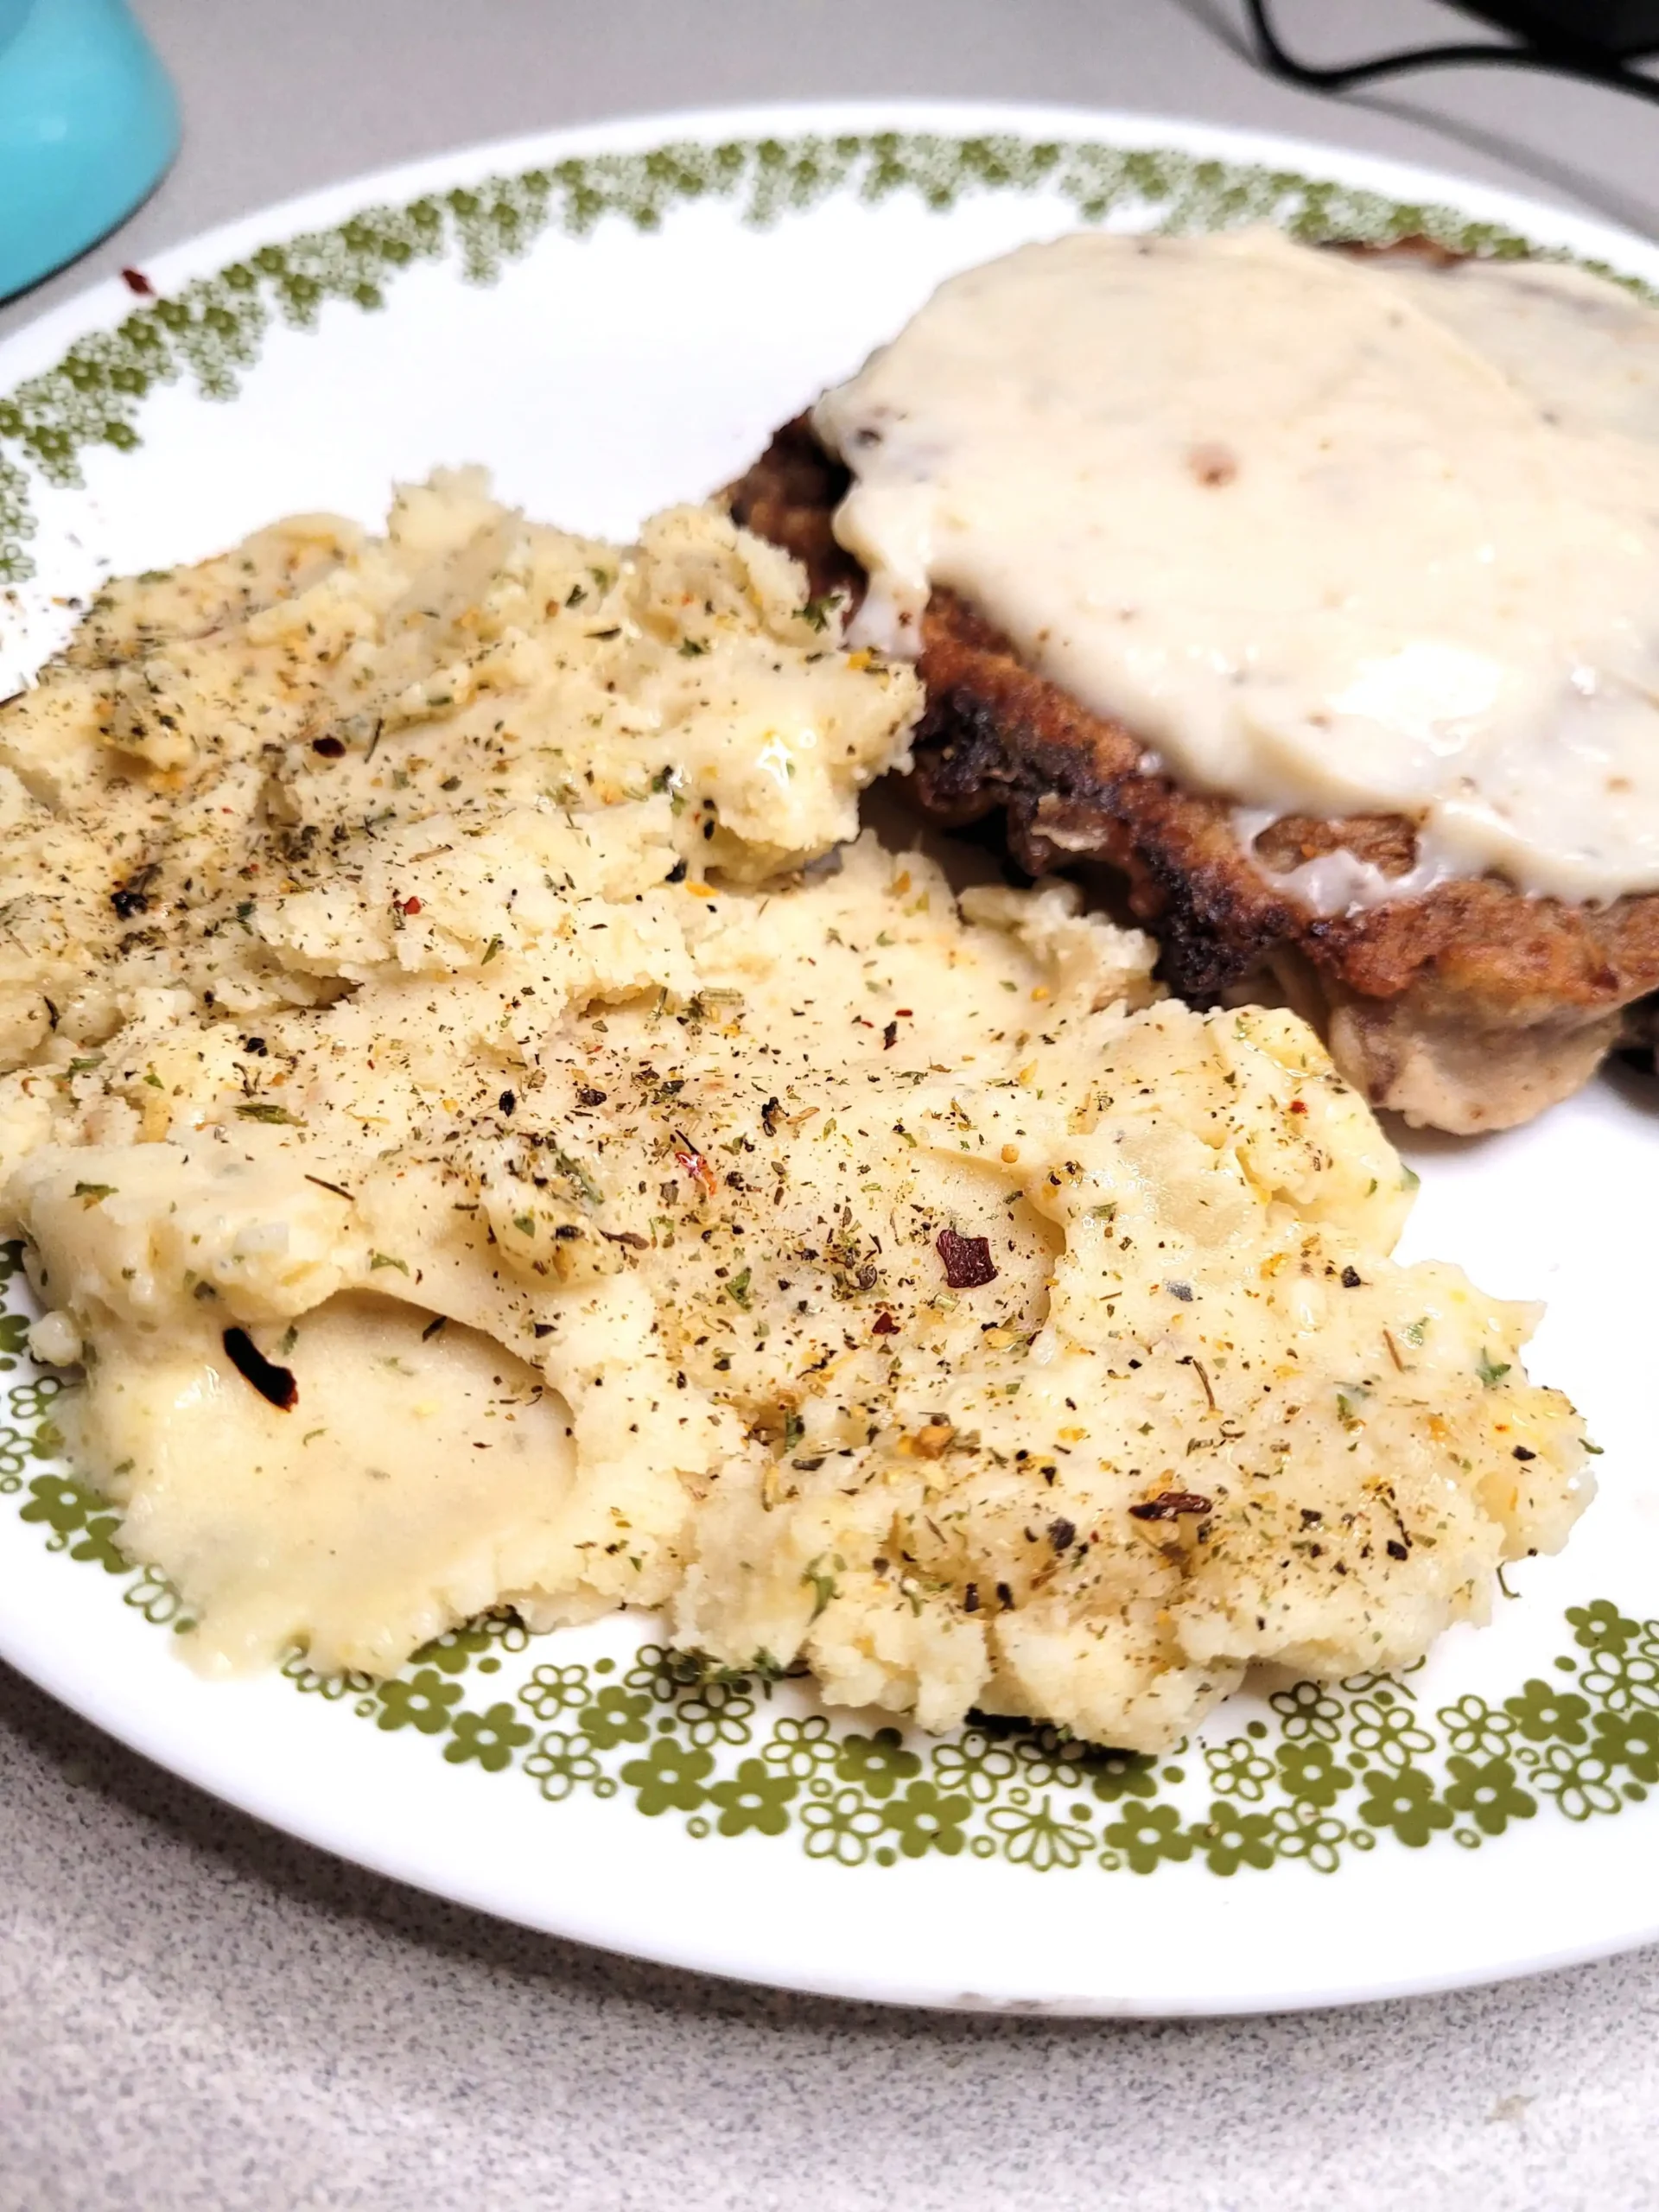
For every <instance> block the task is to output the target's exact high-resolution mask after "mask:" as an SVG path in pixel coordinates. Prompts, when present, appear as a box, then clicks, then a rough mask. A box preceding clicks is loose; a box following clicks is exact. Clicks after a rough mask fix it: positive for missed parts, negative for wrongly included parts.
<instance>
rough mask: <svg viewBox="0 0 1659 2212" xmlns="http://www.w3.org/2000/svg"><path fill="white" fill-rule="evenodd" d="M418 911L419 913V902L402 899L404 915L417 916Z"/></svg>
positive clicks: (417, 900)
mask: <svg viewBox="0 0 1659 2212" xmlns="http://www.w3.org/2000/svg"><path fill="white" fill-rule="evenodd" d="M420 911H421V902H420V900H419V899H404V912H405V913H406V914H418V913H419V912H420Z"/></svg>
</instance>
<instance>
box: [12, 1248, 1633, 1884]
mask: <svg viewBox="0 0 1659 2212" xmlns="http://www.w3.org/2000/svg"><path fill="white" fill-rule="evenodd" d="M21 1265H22V1251H21V1247H19V1246H18V1245H16V1244H8V1245H3V1246H0V1296H3V1295H4V1291H3V1285H4V1284H6V1283H8V1282H10V1281H13V1280H14V1279H15V1278H16V1277H17V1275H18V1274H19V1272H20V1269H21ZM3 1340H4V1341H7V1342H10V1341H12V1339H11V1338H5V1339H3ZM16 1342H17V1350H18V1351H19V1353H21V1352H22V1343H21V1338H18V1339H17V1340H16ZM64 1387H65V1385H64V1384H63V1383H62V1382H61V1381H60V1379H59V1378H58V1377H57V1376H54V1375H51V1374H43V1375H35V1376H29V1377H28V1378H27V1379H25V1380H23V1381H22V1382H17V1383H11V1384H10V1386H9V1387H8V1388H7V1389H6V1392H5V1398H6V1416H7V1418H6V1420H5V1421H4V1422H3V1423H0V1497H10V1499H11V1500H12V1502H13V1503H14V1505H15V1507H16V1510H17V1513H18V1516H19V1518H20V1520H21V1521H22V1522H23V1523H24V1524H25V1525H26V1526H28V1527H30V1528H32V1529H36V1530H38V1531H39V1533H40V1535H41V1538H42V1539H43V1541H44V1543H45V1547H46V1549H47V1550H48V1552H52V1553H55V1554H58V1555H59V1556H60V1557H62V1558H65V1559H67V1560H73V1561H75V1562H78V1563H79V1564H82V1565H86V1566H95V1567H99V1568H100V1569H101V1570H102V1571H103V1572H104V1573H105V1574H108V1575H111V1576H120V1577H122V1578H123V1583H122V1598H123V1600H124V1603H125V1604H126V1605H129V1606H130V1607H131V1608H133V1609H134V1610H135V1611H138V1612H140V1613H142V1614H143V1616H144V1617H145V1618H147V1619H149V1620H150V1621H152V1622H153V1623H155V1624H156V1625H157V1626H161V1627H170V1628H172V1629H173V1630H175V1631H181V1630H188V1628H189V1626H190V1621H189V1617H188V1612H187V1611H186V1610H185V1608H184V1607H183V1606H182V1605H181V1603H180V1600H179V1598H178V1595H177V1593H176V1592H175V1591H173V1590H172V1589H171V1588H170V1587H169V1586H168V1584H167V1583H166V1582H165V1581H164V1580H162V1578H161V1577H160V1576H159V1575H158V1574H156V1572H155V1570H154V1568H151V1567H142V1568H141V1567H133V1566H132V1565H131V1563H130V1561H129V1560H126V1559H124V1557H123V1556H122V1554H121V1552H120V1550H119V1548H118V1545H117V1543H116V1541H115V1533H116V1529H117V1528H118V1516H117V1515H116V1514H115V1513H113V1512H112V1511H111V1510H110V1508H109V1507H108V1506H107V1505H106V1504H105V1503H103V1502H102V1501H100V1500H99V1498H98V1497H97V1496H96V1495H95V1494H94V1493H93V1492H92V1491H91V1490H89V1489H88V1488H87V1486H86V1484H84V1483H82V1482H80V1481H79V1480H78V1479H77V1478H75V1476H74V1475H73V1472H71V1471H67V1469H66V1468H65V1467H64V1466H63V1465H62V1464H61V1461H60V1454H61V1451H62V1441H63V1440H62V1438H61V1436H60V1434H59V1432H58V1429H57V1427H56V1424H55V1423H54V1421H53V1418H52V1407H53V1401H54V1398H56V1397H57V1396H58V1395H59V1394H60V1392H61V1390H62V1389H64ZM1566 1627H1567V1630H1568V1631H1569V1632H1570V1635H1571V1638H1572V1647H1573V1648H1572V1649H1571V1650H1569V1651H1567V1652H1563V1653H1562V1654H1561V1655H1560V1656H1559V1657H1557V1658H1555V1659H1554V1661H1553V1662H1551V1664H1550V1666H1549V1668H1548V1669H1547V1670H1546V1672H1544V1673H1542V1674H1540V1675H1534V1676H1532V1677H1530V1678H1529V1680H1528V1681H1524V1682H1522V1684H1521V1685H1520V1687H1519V1688H1517V1689H1516V1690H1514V1691H1512V1692H1511V1693H1510V1694H1509V1695H1507V1696H1503V1697H1499V1698H1493V1699H1488V1698H1484V1697H1480V1696H1478V1695H1476V1694H1474V1693H1473V1692H1467V1691H1466V1692H1465V1694H1463V1696H1461V1697H1460V1698H1459V1699H1458V1700H1456V1701H1455V1702H1454V1703H1452V1704H1448V1705H1443V1706H1440V1707H1435V1708H1433V1709H1427V1708H1425V1707H1424V1706H1423V1704H1422V1701H1421V1698H1420V1697H1419V1695H1418V1693H1417V1691H1416V1689H1415V1688H1414V1687H1413V1683H1412V1681H1411V1679H1410V1676H1409V1675H1408V1676H1407V1677H1406V1678H1404V1679H1399V1680H1390V1679H1387V1678H1384V1677H1383V1676H1378V1675H1356V1676H1355V1677H1353V1678H1352V1679H1351V1680H1350V1681H1345V1682H1342V1683H1338V1684H1335V1685H1332V1684H1324V1683H1317V1682H1297V1683H1294V1684H1293V1685H1292V1686H1291V1687H1290V1688H1287V1689H1281V1690H1276V1691H1274V1694H1273V1695H1272V1696H1271V1697H1270V1698H1269V1699H1268V1701H1267V1710H1268V1713H1269V1714H1270V1715H1271V1718H1270V1719H1263V1718H1260V1717H1258V1718H1255V1719H1249V1720H1247V1721H1245V1722H1244V1723H1243V1726H1241V1727H1240V1728H1239V1730H1238V1732H1237V1733H1236V1734H1234V1735H1231V1736H1229V1737H1225V1738H1220V1739H1218V1740H1215V1741H1210V1740H1200V1741H1197V1742H1194V1743H1191V1744H1181V1745H1178V1746H1177V1747H1176V1749H1175V1750H1174V1751H1173V1752H1171V1753H1169V1754H1168V1755H1167V1756H1166V1757H1165V1758H1161V1759H1152V1758H1141V1757H1140V1756H1138V1755H1137V1754H1135V1753H1133V1752H1128V1751H1108V1750H1102V1749H1100V1748H1098V1747H1096V1746H1095V1745H1086V1744H1078V1743H1074V1742H1071V1741H1070V1740H1069V1739H1067V1738H1065V1737H1062V1736H1060V1735H1059V1734H1058V1733H1057V1732H1055V1731H1054V1730H1053V1729H1052V1728H1037V1727H1032V1726H1027V1724H1026V1723H1024V1722H1015V1721H1004V1720H995V1719H987V1718H984V1717H979V1718H976V1719H975V1721H974V1722H973V1723H972V1725H971V1726H968V1727H966V1728H964V1729H962V1730H960V1731H959V1732H957V1734H956V1735H954V1736H951V1737H949V1738H944V1739H943V1740H938V1741H934V1740H931V1739H929V1738H925V1737H922V1736H918V1735H916V1734H914V1733H913V1732H906V1731H904V1730H902V1729H899V1728H898V1727H893V1726H887V1727H881V1726H872V1725H871V1724H870V1723H869V1722H868V1720H865V1721H862V1722H861V1721H860V1719H858V1717H856V1716H842V1717H835V1716H831V1715H830V1714H829V1713H817V1712H804V1713H803V1712H786V1711H785V1710H783V1709H782V1707H783V1706H784V1705H785V1702H795V1701H797V1700H795V1699H794V1698H793V1697H792V1696H791V1697H790V1698H789V1699H787V1700H786V1699H785V1697H784V1696H782V1695H780V1694H779V1689H778V1685H777V1684H776V1682H775V1681H773V1680H772V1678H771V1677H770V1676H768V1675H764V1674H761V1673H755V1674H753V1675H745V1674H739V1673H734V1672H733V1671H731V1670H730V1669H717V1670H715V1671H713V1672H711V1671H710V1670H709V1669H708V1668H707V1667H705V1666H704V1665H703V1664H702V1662H700V1661H699V1660H698V1659H697V1658H696V1656H695V1655H693V1654H690V1653H687V1652H682V1651H672V1650H669V1649H665V1648H664V1646H663V1645H661V1644H657V1643H645V1644H641V1645H640V1646H639V1649H637V1650H636V1651H635V1652H634V1653H633V1654H632V1657H631V1658H628V1659H623V1660H617V1659H612V1658H597V1659H593V1660H574V1661H573V1660H564V1661H559V1660H556V1659H546V1660H542V1659H539V1658H538V1657H537V1653H538V1651H539V1650H540V1649H545V1646H544V1645H543V1643H542V1642H541V1640H540V1639H538V1638H533V1637H531V1636H530V1635H529V1633H528V1632H527V1631H526V1630H525V1629H524V1626H523V1624H521V1623H520V1622H519V1621H518V1620H516V1619H514V1618H512V1617H511V1616H503V1617H492V1618H488V1619H485V1620H480V1621H474V1623H473V1624H471V1625H470V1626H469V1627H467V1628H464V1629H456V1630H452V1631H451V1633H450V1634H448V1636H442V1637H438V1638H437V1639H436V1640H435V1642H433V1643H429V1644H427V1645H425V1646H424V1647H423V1649H421V1650H419V1651H417V1652H416V1653H415V1655H414V1656H413V1657H412V1658H411V1659H410V1662H409V1663H408V1665H407V1666H406V1667H405V1669H404V1671H403V1672H402V1673H401V1674H399V1675H395V1676H393V1677H391V1679H390V1680H388V1681H374V1680H373V1679H372V1677H371V1676H369V1675H361V1674H346V1675H320V1674H319V1673H318V1672H317V1671H316V1669H315V1668H313V1667H311V1666H310V1665H309V1664H308V1662H307V1661H306V1659H305V1657H304V1656H303V1655H302V1654H299V1653H296V1655H295V1656H293V1657H291V1658H290V1659H289V1661H288V1662H287V1663H286V1665H285V1666H284V1667H283V1675H285V1676H286V1677H287V1679H288V1680H289V1681H290V1682H291V1683H292V1684H293V1686H294V1688H296V1690H297V1691H298V1692H299V1693H300V1694H302V1696H307V1697H315V1698H316V1699H317V1700H319V1702H320V1703H321V1704H322V1705H324V1706H329V1705H339V1706H341V1707H344V1708H345V1709H346V1711H347V1712H348V1713H351V1714H354V1715H355V1716H356V1717H357V1718H358V1719H361V1720H363V1721H365V1722H367V1723H368V1724H369V1725H370V1726H372V1728H373V1729H375V1730H376V1731H377V1732H380V1733H384V1734H387V1735H400V1734H402V1735H407V1737H408V1738H410V1740H411V1741H414V1740H418V1739H419V1738H423V1737H424V1738H427V1739H428V1740H429V1742H430V1743H431V1744H432V1745H433V1746H434V1748H435V1750H436V1751H438V1752H439V1753H440V1755H441V1756H442V1758H443V1759H444V1761H445V1762H446V1763H447V1764H449V1765H451V1766H456V1767H473V1768H476V1769H477V1770H478V1771H479V1772H480V1773H482V1774H491V1775H498V1774H507V1773H513V1774H517V1775H518V1776H521V1777H523V1779H524V1783H527V1784H528V1785H529V1786H531V1788H533V1789H536V1790H537V1791H538V1792H539V1794H540V1795H541V1796H542V1797H543V1799H544V1800H545V1801H546V1802H548V1803H549V1804H550V1805H560V1804H564V1803H566V1802H569V1800H570V1799H572V1798H575V1797H580V1796H591V1797H594V1798H597V1799H605V1798H610V1797H619V1796H626V1798H627V1799H628V1800H629V1801H630V1802H631V1803H632V1807H633V1808H634V1810H635V1811H636V1812H639V1813H640V1814H643V1815H645V1818H646V1819H648V1820H652V1821H670V1822H672V1823H674V1824H676V1825H678V1826H682V1827H683V1828H684V1830H685V1833H686V1834H688V1835H690V1836H693V1837H696V1838H702V1837H708V1836H747V1835H753V1836H760V1837H770V1838H784V1839H786V1840H791V1841H792V1842H793V1843H794V1844H795V1846H796V1847H798V1848H799V1849H800V1850H802V1851H804V1853H805V1854H806V1856H807V1857H808V1858H809V1859H823V1860H824V1861H826V1862H829V1863H832V1864H834V1865H836V1866H867V1865H868V1866H896V1865H899V1864H900V1863H901V1862H902V1861H904V1860H906V1859H932V1858H942V1859H960V1858H964V1857H971V1858H975V1859H992V1858H995V1859H1003V1860H1005V1861H1006V1862H1007V1864H1009V1865H1010V1866H1022V1867H1025V1868H1027V1870H1028V1871H1029V1872H1033V1873H1038V1874H1044V1873H1052V1872H1058V1871H1064V1872H1074V1871H1075V1870H1076V1869H1077V1868H1079V1867H1083V1866H1093V1867H1097V1868H1102V1869H1104V1870H1106V1871H1108V1872H1129V1873H1134V1874H1151V1873H1154V1872H1158V1871H1159V1870H1160V1869H1161V1868H1163V1867H1166V1866H1187V1865H1191V1866H1197V1867H1201V1868H1204V1869H1206V1870H1207V1871H1208V1872H1211V1874H1219V1875H1222V1876H1224V1877H1231V1876H1233V1875H1235V1874H1239V1873H1243V1872H1265V1871H1266V1870H1267V1869H1268V1868H1269V1867H1273V1866H1282V1865H1287V1864H1290V1863H1292V1862H1294V1863H1298V1864H1300V1865H1303V1866H1308V1867H1310V1868H1312V1869H1313V1871H1314V1872H1317V1873H1331V1872H1334V1870H1335V1869H1336V1868H1337V1867H1338V1866H1341V1865H1342V1863H1343V1862H1344V1859H1347V1858H1348V1857H1350V1856H1351V1854H1352V1853H1355V1852H1365V1851H1370V1850H1372V1849H1373V1848H1374V1847H1376V1843H1377V1842H1378V1840H1380V1839H1383V1838H1390V1839H1392V1840H1393V1841H1394V1842H1395V1844H1397V1845H1400V1846H1402V1847H1405V1848H1406V1849H1408V1850H1412V1851H1421V1850H1422V1849H1423V1848H1425V1847H1427V1845H1429V1844H1431V1843H1433V1842H1435V1841H1436V1840H1438V1839H1440V1838H1442V1837H1446V1836H1450V1837H1451V1838H1452V1840H1453V1841H1454V1842H1456V1843H1458V1844H1460V1845H1462V1846H1463V1847H1464V1848H1465V1849H1466V1850H1475V1849H1478V1847H1480V1846H1481V1845H1483V1844H1484V1843H1487V1842H1490V1841H1491V1840H1493V1839H1494V1838H1497V1837H1499V1836H1502V1835H1503V1834H1506V1833H1507V1832H1508V1831H1509V1830H1510V1828H1512V1827H1516V1825H1517V1824H1518V1823H1520V1822H1523V1821H1531V1820H1535V1819H1536V1818H1538V1817H1540V1816H1541V1815H1552V1814H1553V1815H1557V1816H1560V1817H1561V1818H1564V1819H1566V1820H1568V1821H1575V1822H1579V1823H1583V1822H1586V1821H1592V1820H1596V1819H1599V1818H1604V1817H1605V1816H1607V1815H1611V1814H1615V1813H1620V1812H1623V1811H1624V1809H1625V1808H1626V1807H1628V1806H1630V1805H1637V1804H1640V1803H1642V1802H1643V1801H1644V1800H1645V1799H1646V1797H1647V1796H1648V1793H1649V1789H1651V1788H1652V1787H1653V1786H1654V1785H1655V1784H1656V1783H1659V1621H1643V1620H1637V1619H1635V1618H1631V1617H1630V1615H1628V1614H1626V1613H1624V1612H1623V1611H1620V1609H1619V1608H1618V1606H1617V1605H1613V1604H1612V1603H1611V1601H1609V1600H1608V1599H1597V1600H1596V1601H1595V1602H1594V1603H1593V1604H1591V1605H1573V1606H1570V1607H1569V1608H1568V1609H1567V1618H1566ZM1412 1671H1413V1672H1415V1670H1412ZM774 1700H775V1704H776V1708H777V1709H770V1708H772V1707H773V1706H774Z"/></svg>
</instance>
